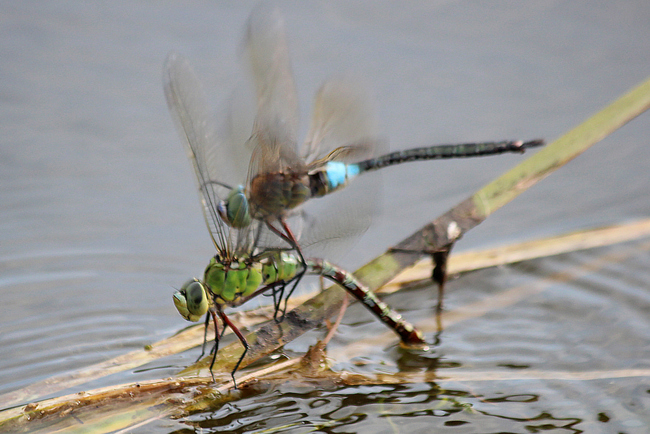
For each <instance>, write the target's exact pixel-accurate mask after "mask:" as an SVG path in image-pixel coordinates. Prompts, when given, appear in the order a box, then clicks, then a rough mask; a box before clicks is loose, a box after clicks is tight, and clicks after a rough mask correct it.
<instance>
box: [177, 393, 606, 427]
mask: <svg viewBox="0 0 650 434" xmlns="http://www.w3.org/2000/svg"><path fill="white" fill-rule="evenodd" d="M497 395H498V394H497ZM539 401H540V398H539V396H537V395H535V394H522V393H520V394H513V395H503V396H491V395H487V396H481V395H477V394H475V392H471V391H467V390H453V389H449V390H445V389H441V388H440V387H439V386H438V385H437V384H436V383H425V384H417V385H390V386H385V385H381V386H379V385H377V386H355V387H344V388H340V389H338V390H309V391H306V390H304V389H302V390H300V389H296V390H291V389H284V388H280V389H279V390H276V391H272V392H268V393H265V394H264V395H262V396H256V397H250V398H246V399H242V400H240V401H239V402H237V403H236V404H232V403H231V404H226V405H224V406H223V407H222V408H220V409H218V410H216V411H214V412H212V413H200V414H195V415H193V416H190V417H189V418H187V419H186V420H185V423H187V424H189V425H190V426H192V427H194V429H197V430H199V429H201V430H204V431H201V432H215V433H216V432H242V433H243V432H259V431H264V432H278V433H279V432H312V431H317V432H332V433H340V432H355V433H383V432H413V433H415V432H433V431H427V430H432V429H435V432H448V431H447V430H445V429H446V428H447V429H451V428H456V427H462V430H461V431H460V432H480V433H485V434H489V433H503V432H521V433H529V432H542V431H543V432H555V431H553V430H557V432H567V433H582V432H585V431H584V430H582V429H581V428H580V424H581V423H582V422H583V421H582V420H581V419H578V418H572V417H557V416H554V415H553V414H551V413H549V412H547V411H539V409H538V404H539ZM497 403H498V404H499V405H496V404H497ZM558 412H559V413H562V410H558ZM601 422H602V420H601ZM389 427H390V428H389ZM404 427H408V429H406V430H405V429H404ZM449 432H457V431H455V430H450V431H449Z"/></svg>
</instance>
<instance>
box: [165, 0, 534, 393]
mask: <svg viewBox="0 0 650 434" xmlns="http://www.w3.org/2000/svg"><path fill="white" fill-rule="evenodd" d="M244 46H245V49H246V53H247V57H248V60H249V61H250V66H251V71H252V78H253V82H254V88H255V94H256V98H255V100H256V104H257V108H256V115H255V119H254V122H253V126H252V133H250V135H249V136H247V137H246V138H245V139H244V140H242V141H240V142H235V140H234V139H233V138H232V134H231V136H230V137H229V136H228V135H227V134H224V130H225V129H222V130H221V131H220V130H218V129H217V128H216V125H215V122H214V121H213V119H212V118H211V114H210V113H211V112H210V110H209V109H208V105H207V103H206V100H205V97H204V95H203V91H202V88H201V85H200V83H199V81H198V80H197V78H196V76H195V75H194V73H193V71H192V69H191V67H190V65H189V63H188V62H187V61H186V60H185V59H184V58H183V57H182V56H180V55H179V54H176V53H171V54H170V55H169V56H168V58H167V61H166V63H165V70H164V88H165V95H166V97H167V103H168V105H169V108H170V111H171V113H172V117H173V118H174V121H175V123H176V126H177V128H178V131H179V133H180V135H181V138H182V140H183V142H184V144H185V149H186V151H187V155H188V157H189V159H190V162H191V163H192V166H193V167H194V172H195V175H196V181H197V185H198V189H199V193H200V199H201V202H202V205H203V213H204V217H205V221H206V224H207V226H208V229H209V232H210V235H211V237H212V241H213V243H214V246H215V247H216V249H217V254H216V255H215V256H214V257H213V258H212V259H211V260H210V263H209V264H208V266H207V268H206V269H205V273H204V276H203V279H202V280H199V279H192V280H190V281H188V282H187V283H185V284H184V285H183V286H182V287H181V289H180V290H179V291H177V292H176V293H175V294H174V303H175V305H176V307H177V309H178V311H179V312H180V314H181V315H182V316H183V317H184V318H185V319H187V320H190V321H199V320H200V319H201V318H202V317H203V316H204V315H205V326H206V333H207V326H208V324H209V322H210V320H212V322H213V323H214V326H215V347H214V349H213V357H212V363H211V364H210V372H211V373H212V368H213V366H214V362H215V359H216V353H217V349H218V344H219V339H220V333H219V331H218V320H217V317H218V318H220V319H221V321H222V327H223V329H222V333H223V330H225V329H226V327H230V328H231V329H232V330H233V332H234V333H235V334H236V335H237V337H238V338H239V340H240V341H241V343H242V345H243V346H244V352H243V354H242V356H241V358H240V359H239V361H238V362H237V364H236V365H235V368H234V369H233V371H232V378H233V382H234V381H235V372H236V371H237V369H238V367H239V365H240V363H241V361H242V360H243V358H244V356H245V355H246V351H247V350H248V347H249V346H248V343H247V342H246V339H245V338H244V336H243V334H242V333H241V332H240V331H239V330H238V328H237V327H236V326H235V324H233V323H232V322H231V321H230V319H229V318H228V316H227V315H226V314H225V313H224V308H225V307H228V306H239V305H241V304H243V303H245V302H246V301H248V300H250V299H252V298H254V297H256V296H258V295H260V294H268V295H271V296H273V300H274V307H275V314H274V317H275V318H276V320H278V321H279V320H281V319H282V318H283V316H284V313H285V310H286V306H287V304H286V303H287V300H288V298H289V297H290V296H291V294H292V292H293V291H294V289H295V288H296V286H297V285H298V283H299V281H300V280H301V278H302V277H303V275H305V274H316V275H321V276H323V277H325V278H328V279H330V280H332V281H334V282H335V283H337V284H339V285H341V286H342V287H343V288H345V289H346V290H348V291H349V292H350V293H351V294H352V295H354V296H355V297H356V298H357V299H359V300H360V301H362V302H363V303H364V304H365V305H366V306H367V307H368V308H369V309H370V310H371V311H372V312H373V313H374V314H375V315H376V316H377V317H378V318H379V319H380V320H381V321H383V322H384V323H385V324H386V325H388V326H389V327H391V328H392V329H393V330H394V331H395V332H396V333H397V334H398V335H399V337H400V339H401V340H402V341H403V342H405V343H407V344H420V343H424V339H423V336H422V334H421V333H420V332H418V331H417V330H416V329H415V328H414V327H413V326H412V325H411V324H409V323H408V322H407V321H405V320H404V319H403V318H402V317H401V316H400V315H399V314H397V313H395V312H394V311H392V310H391V309H390V308H389V307H388V306H387V305H386V304H384V303H383V302H381V301H380V300H378V299H377V297H376V296H375V295H374V294H373V293H372V292H371V291H369V290H368V289H366V288H365V287H364V286H363V285H362V284H361V283H360V282H359V281H357V280H356V279H355V277H354V276H352V275H351V274H349V273H347V272H345V271H344V270H342V269H340V268H337V267H335V266H334V265H332V264H330V263H328V262H327V261H326V260H324V259H311V258H307V257H306V253H307V252H309V253H311V252H313V251H318V246H319V241H322V240H332V239H336V238H345V236H343V235H342V234H341V233H339V234H337V233H331V232H336V231H339V232H345V233H346V234H347V233H354V232H362V231H363V230H364V229H365V227H364V225H365V224H367V221H368V219H367V218H365V217H367V216H364V215H363V214H364V212H363V209H362V208H363V205H362V204H359V203H357V204H355V206H354V207H355V212H358V211H359V209H361V211H362V212H358V213H357V215H356V216H355V218H354V219H351V220H347V221H345V222H341V221H338V222H336V221H335V220H337V218H338V217H337V213H331V215H330V216H329V217H330V218H329V221H327V222H325V223H324V222H323V221H322V220H319V219H318V217H319V216H309V215H308V213H306V212H305V211H304V210H303V206H302V205H303V204H305V202H307V201H308V200H309V199H312V198H319V197H323V196H327V195H329V194H330V193H333V192H336V191H338V190H341V189H342V188H343V187H344V186H346V185H347V184H348V183H349V182H350V181H352V179H354V178H356V177H357V176H359V175H361V174H363V173H365V172H368V171H373V170H377V169H380V168H383V167H387V166H391V165H395V164H399V163H403V162H408V161H421V160H432V159H444V158H458V157H473V156H482V155H494V154H500V153H504V152H523V151H524V149H526V148H528V147H532V146H538V145H541V144H542V143H543V142H542V141H541V140H535V141H530V142H521V141H500V142H486V143H470V144H460V145H440V146H433V147H428V148H417V149H411V150H407V151H400V152H394V153H389V154H385V155H381V156H376V154H377V152H378V151H377V150H378V148H379V147H380V146H381V143H382V142H381V141H380V140H377V138H376V136H375V135H374V133H373V131H372V125H373V122H372V119H371V116H370V115H369V108H368V104H367V103H366V100H365V98H364V97H363V95H362V93H361V92H360V91H359V89H358V88H357V87H355V86H354V85H350V84H348V83H347V82H345V81H337V80H331V81H328V82H326V83H325V84H324V85H323V86H322V87H321V88H320V90H319V92H318V93H317V95H316V98H315V102H314V109H313V115H312V120H311V127H310V129H309V133H308V134H307V139H306V141H305V144H304V145H303V146H302V148H301V150H298V146H297V139H296V137H297V130H298V114H297V113H298V108H297V97H296V89H295V84H294V80H293V76H292V73H291V65H290V60H289V54H288V48H287V41H286V36H285V33H284V27H283V23H282V19H281V17H280V15H279V13H278V12H277V11H275V10H268V9H265V8H258V9H256V10H255V11H254V12H253V14H252V15H251V17H250V19H249V22H248V26H247V31H246V37H245V44H244ZM354 161H356V162H354ZM246 163H247V165H248V168H247V169H246V167H245V165H246ZM238 164H239V165H240V166H238ZM246 171H247V172H246ZM244 173H247V178H246V179H245V184H243V185H242V184H240V183H241V182H242V181H244ZM374 184H376V183H374ZM339 194H340V193H337V195H339ZM334 196H336V195H334ZM333 199H334V197H333ZM371 200H372V198H370V199H367V201H371ZM338 215H340V213H338ZM332 220H334V223H333V222H332ZM338 220H341V218H338ZM298 229H299V230H298ZM328 231H329V232H330V233H327V232H328ZM283 300H284V308H282V301H283ZM222 333H221V334H222ZM204 349H205V342H204ZM203 354H204V353H202V354H201V356H203ZM235 386H236V383H235Z"/></svg>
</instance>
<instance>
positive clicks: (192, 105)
mask: <svg viewBox="0 0 650 434" xmlns="http://www.w3.org/2000/svg"><path fill="white" fill-rule="evenodd" d="M164 88H165V96H166V98H167V104H168V105H169V109H170V112H171V114H172V118H173V119H174V123H175V124H176V128H177V130H178V132H179V134H180V136H181V140H182V141H183V144H184V145H185V151H186V153H187V156H188V158H189V160H190V162H191V164H192V166H193V168H194V173H195V175H196V182H197V186H198V190H199V196H200V199H201V203H202V205H203V214H204V217H205V221H206V224H207V226H208V230H209V231H210V235H211V237H212V241H213V242H214V245H215V247H216V248H217V250H218V251H219V252H220V254H221V255H222V256H224V257H226V258H228V257H230V255H231V254H232V253H233V250H234V247H236V246H239V245H243V244H246V243H248V242H249V240H248V239H247V238H248V237H250V235H249V234H247V233H240V232H241V231H234V230H231V229H230V228H229V227H227V226H226V225H225V224H224V222H223V221H222V220H221V218H220V217H219V214H218V212H217V205H218V203H219V200H220V197H221V198H223V197H224V195H225V194H227V191H229V189H228V188H226V187H224V186H223V185H222V184H220V183H221V182H223V181H222V179H223V178H222V176H223V175H224V173H226V171H227V167H225V166H226V165H228V164H229V161H227V160H226V159H225V158H223V155H220V151H223V150H224V148H227V147H224V146H219V138H218V136H217V129H216V126H215V122H214V120H213V118H212V116H211V115H210V110H209V108H208V104H207V102H206V100H205V97H204V94H203V89H202V87H201V84H200V83H199V81H198V79H197V78H196V76H195V75H194V72H193V71H192V68H191V67H190V65H189V63H188V62H187V60H186V59H185V58H183V57H182V56H181V55H179V54H177V53H170V54H169V55H168V56H167V60H166V62H165V67H164Z"/></svg>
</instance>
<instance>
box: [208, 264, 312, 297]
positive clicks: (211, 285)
mask: <svg viewBox="0 0 650 434" xmlns="http://www.w3.org/2000/svg"><path fill="white" fill-rule="evenodd" d="M299 267H300V261H299V260H298V259H297V258H296V257H294V256H292V255H288V254H286V253H284V252H270V253H267V254H265V255H264V256H263V257H262V258H261V259H258V260H255V261H254V260H252V259H251V258H250V257H249V256H243V257H241V258H238V259H237V260H231V261H224V260H223V259H221V258H220V257H219V255H217V256H215V257H213V258H212V259H211V260H210V263H209V264H208V266H207V267H206V269H205V274H204V277H203V279H204V282H205V284H206V286H207V287H208V289H209V290H210V291H211V292H212V294H213V295H214V301H215V303H217V304H221V305H228V304H238V302H239V301H240V300H242V299H245V298H247V297H249V296H251V295H253V294H254V293H255V291H257V290H258V289H260V288H261V287H262V285H270V284H273V283H277V282H286V281H289V280H291V279H292V278H293V277H294V276H295V275H296V273H297V271H298V268H299Z"/></svg>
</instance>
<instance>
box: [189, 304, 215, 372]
mask: <svg viewBox="0 0 650 434" xmlns="http://www.w3.org/2000/svg"><path fill="white" fill-rule="evenodd" d="M208 325H210V312H208V313H206V314H205V323H204V324H203V345H201V355H200V356H199V358H198V359H196V362H198V361H199V360H201V359H202V358H203V356H205V345H206V344H207V343H208ZM215 330H216V329H215ZM196 362H194V363H196Z"/></svg>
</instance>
